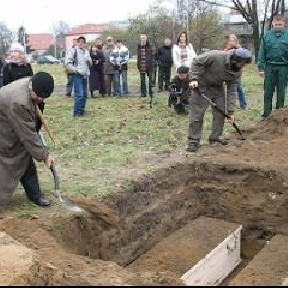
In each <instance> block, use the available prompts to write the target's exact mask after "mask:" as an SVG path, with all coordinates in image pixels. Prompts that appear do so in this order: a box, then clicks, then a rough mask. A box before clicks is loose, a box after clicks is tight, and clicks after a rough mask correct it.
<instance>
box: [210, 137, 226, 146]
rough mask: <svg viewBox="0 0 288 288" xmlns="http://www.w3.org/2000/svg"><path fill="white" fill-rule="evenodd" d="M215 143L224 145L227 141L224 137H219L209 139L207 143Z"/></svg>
mask: <svg viewBox="0 0 288 288" xmlns="http://www.w3.org/2000/svg"><path fill="white" fill-rule="evenodd" d="M215 143H219V144H221V145H223V146H226V145H228V144H229V142H228V141H227V140H225V139H221V138H218V139H209V144H210V145H212V144H215Z"/></svg>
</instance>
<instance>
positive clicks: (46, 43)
mask: <svg viewBox="0 0 288 288" xmlns="http://www.w3.org/2000/svg"><path fill="white" fill-rule="evenodd" d="M28 45H31V47H30V48H31V49H33V50H35V51H45V50H48V49H49V47H50V46H51V45H54V36H53V34H52V33H40V34H28Z"/></svg>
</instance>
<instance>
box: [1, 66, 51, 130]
mask: <svg viewBox="0 0 288 288" xmlns="http://www.w3.org/2000/svg"><path fill="white" fill-rule="evenodd" d="M30 76H33V70H32V67H31V65H30V64H29V63H27V64H24V65H18V64H16V63H13V62H11V63H7V64H6V65H5V66H4V69H3V86H6V85H8V84H10V83H11V82H13V81H16V80H19V79H22V78H25V77H30ZM44 106H45V103H44V102H42V103H39V104H38V107H39V109H40V110H41V111H42V113H43V111H44ZM41 127H42V122H41V120H40V119H39V117H37V119H36V129H37V131H39V130H40V129H41Z"/></svg>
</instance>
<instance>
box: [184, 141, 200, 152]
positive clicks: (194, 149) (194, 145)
mask: <svg viewBox="0 0 288 288" xmlns="http://www.w3.org/2000/svg"><path fill="white" fill-rule="evenodd" d="M199 148H200V145H199V143H198V142H192V143H189V144H188V147H187V149H186V151H187V152H192V153H195V152H197V151H198V150H199Z"/></svg>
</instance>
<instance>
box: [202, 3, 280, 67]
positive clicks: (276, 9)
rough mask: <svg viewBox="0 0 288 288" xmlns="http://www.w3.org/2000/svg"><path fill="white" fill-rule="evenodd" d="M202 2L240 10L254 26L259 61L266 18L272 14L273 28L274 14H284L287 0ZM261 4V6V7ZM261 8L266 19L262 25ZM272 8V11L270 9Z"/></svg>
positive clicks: (256, 56) (254, 40)
mask: <svg viewBox="0 0 288 288" xmlns="http://www.w3.org/2000/svg"><path fill="white" fill-rule="evenodd" d="M199 1H202V2H206V3H209V4H211V5H215V6H219V7H227V8H230V9H235V10H236V11H238V12H239V13H240V14H241V15H242V17H243V18H244V19H245V20H246V21H247V23H248V24H249V25H251V27H252V31H253V32H252V33H253V36H252V37H253V42H254V49H255V60H256V62H257V58H258V51H259V47H260V42H261V37H262V35H263V33H264V30H265V26H266V20H267V18H268V17H267V15H268V13H269V14H270V24H269V28H271V23H272V20H273V16H274V15H276V14H284V12H285V0H272V3H271V4H270V2H271V1H270V0H262V1H259V0H242V1H241V0H223V1H221V0H199ZM260 5H261V6H260ZM259 6H260V7H259ZM259 10H261V11H264V13H263V14H264V15H263V18H264V21H263V22H262V26H261V25H260V24H261V23H260V21H261V20H260V16H262V15H259ZM269 10H270V11H269Z"/></svg>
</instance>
